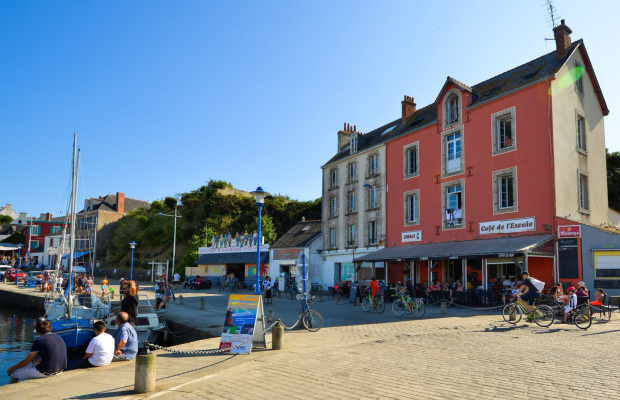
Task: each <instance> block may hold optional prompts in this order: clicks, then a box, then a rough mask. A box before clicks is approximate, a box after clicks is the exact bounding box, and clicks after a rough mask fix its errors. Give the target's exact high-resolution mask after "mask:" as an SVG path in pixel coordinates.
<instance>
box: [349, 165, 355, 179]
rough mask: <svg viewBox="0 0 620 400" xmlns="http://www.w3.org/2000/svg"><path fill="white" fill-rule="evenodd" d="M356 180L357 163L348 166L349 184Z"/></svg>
mask: <svg viewBox="0 0 620 400" xmlns="http://www.w3.org/2000/svg"><path fill="white" fill-rule="evenodd" d="M356 180H357V163H354V162H352V163H350V164H349V182H355V181H356Z"/></svg>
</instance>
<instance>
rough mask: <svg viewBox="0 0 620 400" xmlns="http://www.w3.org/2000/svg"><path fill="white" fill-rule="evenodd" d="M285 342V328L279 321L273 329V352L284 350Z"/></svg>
mask: <svg viewBox="0 0 620 400" xmlns="http://www.w3.org/2000/svg"><path fill="white" fill-rule="evenodd" d="M283 342H284V326H283V325H282V324H281V323H280V321H278V322H277V323H276V325H275V326H274V327H273V328H272V329H271V350H282V343H283Z"/></svg>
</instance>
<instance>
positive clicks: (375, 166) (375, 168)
mask: <svg viewBox="0 0 620 400" xmlns="http://www.w3.org/2000/svg"><path fill="white" fill-rule="evenodd" d="M378 173H379V156H378V155H377V154H372V155H371V156H370V157H369V160H368V175H370V176H372V175H377V174H378Z"/></svg>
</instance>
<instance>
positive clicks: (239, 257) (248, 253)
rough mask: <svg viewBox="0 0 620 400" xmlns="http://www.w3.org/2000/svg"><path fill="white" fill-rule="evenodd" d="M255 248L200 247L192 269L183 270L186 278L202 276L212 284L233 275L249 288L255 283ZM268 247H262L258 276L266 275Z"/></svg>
mask: <svg viewBox="0 0 620 400" xmlns="http://www.w3.org/2000/svg"><path fill="white" fill-rule="evenodd" d="M256 253H257V248H256V246H244V247H225V248H214V247H201V248H199V249H198V260H196V261H195V262H194V264H195V266H194V267H187V268H186V269H185V275H186V276H202V277H206V278H207V279H210V280H212V281H213V282H214V283H216V282H219V281H221V280H222V279H224V280H225V279H226V277H227V276H228V275H230V274H234V276H235V278H237V279H238V280H239V282H245V284H246V285H247V286H251V285H252V284H253V283H255V281H256V272H257V269H256ZM268 270H269V245H262V246H261V252H260V270H259V273H260V276H261V277H262V276H265V275H267V274H268Z"/></svg>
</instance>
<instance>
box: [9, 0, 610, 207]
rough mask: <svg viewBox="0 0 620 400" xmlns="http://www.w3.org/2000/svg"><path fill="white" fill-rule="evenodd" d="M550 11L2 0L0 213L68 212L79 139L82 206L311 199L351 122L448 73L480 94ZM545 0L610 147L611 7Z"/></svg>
mask: <svg viewBox="0 0 620 400" xmlns="http://www.w3.org/2000/svg"><path fill="white" fill-rule="evenodd" d="M543 3H544V1H542V0H524V1H503V2H497V1H493V2H491V1H488V2H483V1H468V2H464V1H441V2H422V1H382V2H376V1H359V0H356V1H333V0H332V1H320V0H315V1H311V2H310V1H305V2H302V1H260V2H258V1H235V2H215V1H182V2H173V1H149V2H143V1H141V2H139V1H106V2H103V1H99V2H85V1H54V2H51V1H3V2H1V3H0V77H1V78H0V79H2V85H1V87H0V137H1V139H2V145H3V146H2V148H3V152H2V154H3V157H2V158H3V163H2V165H3V168H2V171H3V172H2V176H3V178H4V179H3V183H4V184H3V185H2V189H0V206H4V205H5V204H6V203H9V204H12V205H13V207H14V208H15V209H16V210H17V211H21V212H28V213H29V214H34V215H37V216H38V214H39V213H42V212H51V213H52V214H54V215H59V214H62V213H63V212H64V210H65V209H66V203H67V196H68V183H69V173H70V161H71V145H72V140H73V133H74V132H77V134H78V144H79V146H80V147H81V149H82V167H81V176H80V179H81V180H82V181H81V184H80V185H81V187H80V190H79V196H80V197H79V200H80V201H82V200H83V199H84V198H86V197H93V196H99V195H105V194H107V193H115V192H117V191H120V192H124V193H125V195H126V196H127V197H132V198H137V199H142V200H148V201H153V200H157V199H160V198H163V197H165V196H169V195H175V194H176V193H181V192H186V191H190V190H193V189H196V188H198V187H199V186H201V185H203V184H205V183H206V182H208V181H209V180H210V179H219V180H225V181H228V182H230V183H232V184H233V186H235V187H236V188H238V189H243V190H249V191H251V190H253V189H255V188H256V187H257V186H262V187H263V188H264V189H265V190H266V191H268V192H271V193H279V194H283V195H288V196H290V197H291V198H294V199H298V200H313V199H316V198H318V197H320V196H321V169H320V167H321V165H323V164H324V163H325V162H326V161H327V160H329V158H331V157H332V156H333V155H334V154H335V152H336V132H337V131H338V130H339V129H341V128H342V126H343V123H344V122H348V123H350V124H351V125H357V128H358V130H360V131H362V132H369V131H371V130H372V129H374V128H377V127H379V126H381V125H383V124H385V123H387V122H390V121H392V120H394V119H396V118H398V117H399V116H400V112H401V110H400V108H401V105H400V101H401V100H402V98H403V95H405V94H407V95H410V96H413V97H414V98H415V101H416V103H417V104H418V107H419V108H420V107H423V106H425V105H428V104H430V103H432V102H433V101H434V100H435V98H436V96H437V93H438V92H439V90H440V89H441V86H442V85H443V83H444V82H445V79H446V77H447V76H448V75H449V76H453V77H454V78H456V79H458V80H460V81H461V82H464V83H466V84H468V85H474V84H476V83H478V82H481V81H483V80H485V79H488V78H490V77H492V76H495V75H497V74H499V73H501V72H504V71H506V70H508V69H511V68H513V67H515V66H518V65H520V64H523V63H525V62H527V61H529V60H532V59H534V58H537V57H539V56H541V55H542V54H545V53H547V52H550V51H553V49H554V47H555V44H554V42H553V41H545V40H544V39H545V38H552V37H553V34H552V31H551V26H550V24H549V23H548V22H547V20H546V14H545V12H544V10H543V8H542V5H543ZM555 6H556V8H557V10H558V13H559V15H560V16H561V17H562V18H565V19H566V23H567V25H568V26H569V27H570V28H571V29H572V30H573V34H572V39H573V40H577V39H580V38H583V39H584V41H585V44H586V48H587V50H588V54H589V55H590V58H591V60H592V62H593V65H594V69H595V72H596V74H597V77H598V80H599V83H600V84H601V87H602V90H603V94H604V95H605V99H606V101H607V105H608V107H609V109H610V110H611V112H610V115H609V116H608V117H607V118H606V119H605V126H606V132H607V134H606V136H607V147H608V148H609V149H610V150H613V151H618V150H620V137H619V136H618V135H617V134H616V133H617V132H618V129H619V125H620V122H619V120H618V118H617V117H616V113H617V112H620V111H618V110H620V104H619V103H620V98H619V94H618V93H620V87H619V84H618V79H617V78H614V76H615V75H617V72H616V70H617V63H618V56H617V49H616V46H615V41H614V40H613V37H614V33H613V32H614V31H613V29H614V28H613V27H614V26H615V25H616V24H617V18H618V15H620V13H619V11H620V10H619V8H620V2H604V1H592V2H589V3H588V6H587V7H585V3H584V2H583V1H557V0H556V1H555ZM6 178H11V179H9V180H8V181H7V179H6Z"/></svg>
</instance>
